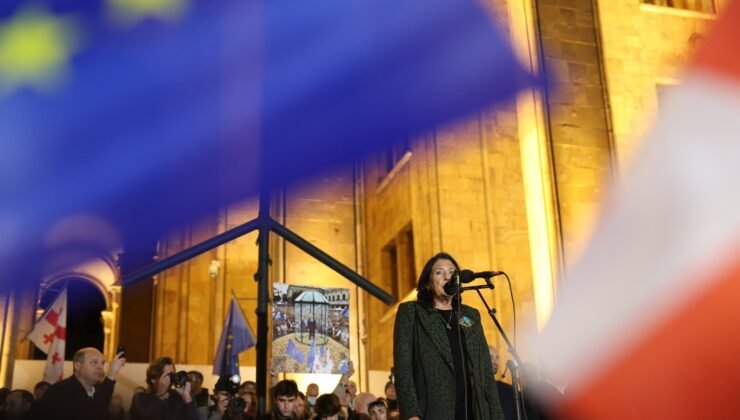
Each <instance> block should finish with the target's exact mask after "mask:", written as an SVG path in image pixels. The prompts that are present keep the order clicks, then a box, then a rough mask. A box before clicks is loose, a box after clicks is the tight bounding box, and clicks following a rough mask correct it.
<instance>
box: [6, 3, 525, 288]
mask: <svg viewBox="0 0 740 420" xmlns="http://www.w3.org/2000/svg"><path fill="white" fill-rule="evenodd" d="M150 3H151V4H150V5H149V6H147V7H143V6H141V5H140V2H103V1H100V0H77V1H73V2H70V1H63V0H45V1H44V0H39V1H37V2H33V5H29V3H28V2H22V1H19V0H16V1H12V0H11V1H3V2H1V4H0V28H1V29H0V121H2V124H0V266H3V267H5V269H6V271H9V270H10V271H12V270H11V269H13V268H15V269H16V271H14V273H16V274H20V275H16V276H3V279H8V278H20V279H23V277H24V276H23V275H22V274H23V273H24V270H26V268H27V267H32V266H37V265H38V261H40V260H44V259H46V258H48V257H49V256H50V251H49V247H48V246H46V245H47V244H45V243H44V241H45V239H47V238H48V234H49V232H50V231H53V230H54V229H55V228H56V227H58V225H59V223H60V222H62V221H64V220H66V219H67V218H69V217H72V216H75V215H80V214H84V215H93V216H95V217H96V218H98V219H99V220H101V221H102V222H103V225H105V226H106V227H105V228H100V227H98V228H97V229H99V230H100V231H99V232H93V233H98V234H102V233H103V231H106V232H107V230H110V231H112V232H114V233H115V234H116V235H118V239H119V242H120V243H124V244H125V245H126V247H127V251H132V252H136V249H137V247H139V248H141V247H143V246H145V245H148V244H149V243H151V241H153V240H156V239H158V238H159V237H161V236H162V235H163V234H165V233H166V232H168V231H171V230H172V229H176V228H179V227H182V226H183V225H184V224H186V223H190V222H193V221H194V220H197V219H199V218H201V217H204V216H208V215H212V214H215V213H216V212H217V211H218V210H219V209H221V208H223V207H224V206H225V205H227V204H229V203H232V202H235V201H236V200H240V199H243V198H245V197H247V196H249V195H251V194H254V193H256V192H258V191H259V190H260V189H268V190H269V189H272V188H276V187H278V186H281V185H283V184H285V183H289V182H291V181H295V180H298V179H300V178H302V177H304V176H306V175H312V174H315V173H316V172H317V171H319V170H325V169H326V168H330V167H332V166H333V165H337V164H341V163H345V162H349V161H352V160H354V159H361V158H363V157H364V156H366V154H367V153H368V152H371V151H374V150H379V149H380V148H382V147H385V146H387V145H389V144H391V143H393V142H396V141H400V140H407V139H408V137H409V136H412V135H416V134H420V133H422V132H423V131H424V130H428V129H431V128H434V127H435V126H438V125H440V124H444V123H446V122H449V121H451V120H453V119H456V118H460V117H463V116H465V115H467V114H469V113H471V112H475V111H477V110H479V109H480V108H481V107H484V106H488V105H490V104H493V103H496V102H499V101H502V100H504V99H508V98H510V97H511V96H512V95H513V94H514V93H515V92H516V91H517V90H518V89H519V88H521V87H522V86H525V85H527V84H530V83H531V77H529V76H527V75H526V74H525V73H524V72H523V71H522V70H521V68H520V67H519V65H518V64H517V63H516V60H515V59H514V55H513V54H512V52H511V50H510V48H509V46H508V45H507V44H506V42H504V40H503V38H502V37H501V36H500V35H499V33H498V32H497V31H496V30H495V28H494V27H493V25H492V24H491V22H490V20H489V17H488V15H487V13H486V12H485V11H483V10H482V9H481V7H479V6H478V5H477V4H476V2H474V1H473V0H401V1H399V0H322V1H320V2H294V1H290V0H269V1H262V0H220V1H217V2H214V1H208V0H189V1H187V0H173V1H167V2H150ZM136 5H139V6H136ZM23 40H33V42H25V43H24V42H22V41H23ZM24 48H25V49H28V51H26V52H28V54H24V51H25V50H24ZM18 51H20V53H19V52H18ZM35 54H36V55H35ZM39 54H40V55H39ZM8 57H9V58H8ZM28 57H31V58H32V59H27V58H28ZM97 226H100V225H97ZM88 229H90V228H89V227H88ZM106 229H107V230H106ZM93 236H96V235H93ZM97 236H102V235H97ZM75 245H76V246H77V247H80V246H86V245H89V246H90V247H94V246H98V245H99V246H102V247H107V248H109V249H110V248H112V247H113V246H112V245H111V244H109V243H106V244H102V245H101V244H86V243H82V244H80V243H76V244H75ZM97 251H98V250H97V249H93V250H91V252H93V253H97ZM0 286H2V285H0Z"/></svg>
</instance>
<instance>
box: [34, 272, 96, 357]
mask: <svg viewBox="0 0 740 420" xmlns="http://www.w3.org/2000/svg"><path fill="white" fill-rule="evenodd" d="M65 286H66V287H67V288H68V289H67V343H66V346H65V349H64V360H72V357H73V356H74V354H75V352H76V351H77V350H79V349H81V348H83V347H95V348H96V349H98V350H100V351H103V346H104V344H105V333H104V331H103V319H102V317H101V312H102V311H104V310H105V309H106V303H105V297H104V296H103V294H102V293H101V292H100V289H98V288H97V287H96V286H95V285H94V284H93V283H91V282H90V281H89V280H86V279H83V278H77V277H70V278H65V279H64V280H60V281H56V282H54V283H53V284H51V285H50V286H49V287H47V288H46V289H45V290H44V291H43V294H42V295H41V301H40V304H39V307H40V308H43V309H44V310H46V308H48V307H49V306H50V305H51V304H52V302H54V299H56V297H57V295H59V293H60V292H61V291H62V289H64V287H65ZM33 358H34V359H46V355H45V354H44V353H43V352H42V351H40V350H39V349H38V348H35V346H34V351H33Z"/></svg>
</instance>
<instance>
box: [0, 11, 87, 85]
mask: <svg viewBox="0 0 740 420" xmlns="http://www.w3.org/2000/svg"><path fill="white" fill-rule="evenodd" d="M78 41H79V37H78V31H77V28H76V27H75V25H74V24H73V23H72V21H71V20H70V19H69V18H64V17H59V16H56V15H53V14H50V13H48V12H46V11H45V10H43V9H40V8H32V9H25V10H22V11H19V12H18V13H17V14H16V15H14V16H12V17H11V18H10V19H9V20H6V21H5V22H1V23H0V94H3V93H9V92H11V91H13V90H15V89H17V88H20V87H23V86H31V87H33V88H36V89H38V90H49V89H50V88H53V87H55V86H57V85H59V84H60V83H61V82H62V80H63V78H64V75H65V73H66V70H67V63H68V62H69V59H70V56H71V55H72V53H73V52H75V51H76V50H77V49H78V48H79V42H78Z"/></svg>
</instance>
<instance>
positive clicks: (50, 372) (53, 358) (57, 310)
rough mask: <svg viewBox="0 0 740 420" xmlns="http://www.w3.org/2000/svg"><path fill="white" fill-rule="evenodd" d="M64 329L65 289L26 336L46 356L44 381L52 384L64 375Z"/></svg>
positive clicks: (65, 312)
mask: <svg viewBox="0 0 740 420" xmlns="http://www.w3.org/2000/svg"><path fill="white" fill-rule="evenodd" d="M66 327H67V289H66V288H65V289H64V290H62V291H61V292H60V293H59V296H57V298H56V300H55V301H54V303H52V304H51V306H50V307H49V309H47V310H46V312H45V313H44V315H43V316H42V317H41V319H39V320H38V321H37V322H36V324H35V325H34V326H33V329H32V330H31V332H30V333H29V334H28V339H29V340H31V342H33V344H35V345H36V347H38V348H39V350H41V351H43V352H44V353H46V355H47V357H46V367H45V368H44V380H45V381H46V382H49V383H52V384H53V383H54V382H57V381H59V380H61V379H62V375H63V373H64V370H63V368H64V345H65V343H66V340H67V328H66Z"/></svg>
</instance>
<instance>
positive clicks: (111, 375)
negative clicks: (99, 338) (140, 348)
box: [32, 347, 126, 420]
mask: <svg viewBox="0 0 740 420" xmlns="http://www.w3.org/2000/svg"><path fill="white" fill-rule="evenodd" d="M125 364H126V359H124V358H123V353H119V354H117V355H116V356H115V357H114V358H113V360H112V361H111V363H110V368H109V369H108V374H107V375H106V374H105V371H104V366H105V359H104V358H103V354H102V353H100V351H98V350H97V349H95V348H92V347H87V348H84V349H80V350H78V351H77V353H75V355H74V358H73V359H72V366H73V369H74V374H73V375H72V376H70V377H68V378H67V379H64V380H62V381H60V382H57V383H55V384H53V385H52V386H50V387H49V389H48V390H47V391H46V394H44V398H43V399H42V400H41V401H40V402H39V405H38V407H37V409H34V413H33V414H34V415H33V416H32V418H35V419H58V420H78V419H86V420H103V419H107V418H108V405H109V404H110V402H111V399H112V397H113V387H114V385H115V383H116V382H115V381H116V375H117V374H118V371H120V370H121V368H122V367H123V365H125Z"/></svg>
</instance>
